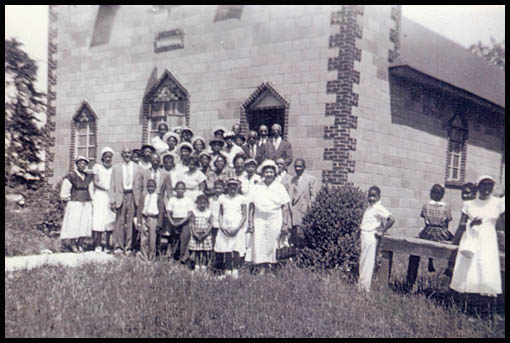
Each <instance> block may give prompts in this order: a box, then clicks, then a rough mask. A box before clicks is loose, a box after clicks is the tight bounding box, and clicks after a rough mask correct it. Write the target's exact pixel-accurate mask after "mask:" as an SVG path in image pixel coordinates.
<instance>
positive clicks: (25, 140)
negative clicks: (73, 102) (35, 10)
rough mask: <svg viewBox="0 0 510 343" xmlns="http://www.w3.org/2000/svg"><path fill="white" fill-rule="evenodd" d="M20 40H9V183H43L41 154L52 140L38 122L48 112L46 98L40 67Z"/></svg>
mask: <svg viewBox="0 0 510 343" xmlns="http://www.w3.org/2000/svg"><path fill="white" fill-rule="evenodd" d="M21 46H22V44H21V43H20V42H18V41H17V40H16V39H14V38H13V39H9V40H8V39H6V40H5V180H6V183H8V182H9V181H13V180H14V181H21V182H32V181H33V180H38V179H41V176H42V171H41V170H40V169H39V168H38V165H37V164H38V163H40V162H41V156H40V153H41V151H42V150H43V149H44V146H45V144H46V142H47V140H48V135H47V133H46V129H45V128H44V127H38V126H37V122H41V119H39V118H37V116H38V115H39V114H42V113H44V112H45V109H46V103H45V101H46V95H45V94H44V93H40V92H38V91H37V90H36V89H35V85H34V83H35V82H36V81H37V65H36V62H35V61H34V60H33V59H31V58H30V57H29V56H28V55H27V53H25V52H24V51H23V50H22V49H21Z"/></svg>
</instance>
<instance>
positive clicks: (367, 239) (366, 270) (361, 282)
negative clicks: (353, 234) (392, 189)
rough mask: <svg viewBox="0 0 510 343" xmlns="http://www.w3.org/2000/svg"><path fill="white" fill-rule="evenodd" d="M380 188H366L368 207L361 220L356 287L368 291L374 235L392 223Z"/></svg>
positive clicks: (372, 260)
mask: <svg viewBox="0 0 510 343" xmlns="http://www.w3.org/2000/svg"><path fill="white" fill-rule="evenodd" d="M380 198H381V190H380V189H379V187H377V186H372V187H370V189H369V190H368V207H367V208H366V209H365V212H364V213H363V218H362V220H361V225H360V229H361V234H360V240H361V253H360V256H359V279H358V287H359V288H360V289H364V290H366V291H367V292H370V284H371V283H372V274H373V273H374V265H375V258H376V252H377V239H376V236H378V237H381V236H382V235H383V234H384V232H385V231H387V230H388V229H389V228H390V227H391V226H392V225H393V224H394V223H395V219H394V218H393V216H392V215H391V213H390V212H389V211H388V210H387V209H386V208H384V206H383V205H381V202H380Z"/></svg>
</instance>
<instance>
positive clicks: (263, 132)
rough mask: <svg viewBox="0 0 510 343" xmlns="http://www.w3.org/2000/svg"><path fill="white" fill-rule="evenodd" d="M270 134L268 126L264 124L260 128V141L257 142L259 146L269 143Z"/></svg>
mask: <svg viewBox="0 0 510 343" xmlns="http://www.w3.org/2000/svg"><path fill="white" fill-rule="evenodd" d="M268 134H269V130H268V128H267V126H266V125H264V124H262V125H260V126H259V141H258V142H257V145H258V146H262V145H266V143H267V142H268V141H269V137H268V136H267V135H268Z"/></svg>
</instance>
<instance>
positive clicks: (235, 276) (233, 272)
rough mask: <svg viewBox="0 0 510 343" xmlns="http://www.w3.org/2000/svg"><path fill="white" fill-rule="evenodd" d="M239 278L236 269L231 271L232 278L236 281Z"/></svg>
mask: <svg viewBox="0 0 510 343" xmlns="http://www.w3.org/2000/svg"><path fill="white" fill-rule="evenodd" d="M238 277H239V271H238V270H237V269H234V270H232V278H234V279H237V278H238Z"/></svg>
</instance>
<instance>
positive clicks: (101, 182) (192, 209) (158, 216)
mask: <svg viewBox="0 0 510 343" xmlns="http://www.w3.org/2000/svg"><path fill="white" fill-rule="evenodd" d="M240 131H241V128H240V126H239V125H234V126H233V127H232V130H231V131H227V130H226V129H225V128H222V127H216V128H215V129H214V130H213V132H212V138H211V139H210V140H209V142H206V141H205V139H204V138H202V137H194V133H193V130H192V129H190V128H188V127H183V128H181V127H177V128H173V129H172V130H169V128H168V125H167V124H166V123H164V122H162V123H160V124H159V125H158V135H157V136H156V137H154V139H152V141H151V144H145V145H142V147H141V149H133V150H130V149H123V150H122V152H121V157H122V162H121V163H118V164H116V165H113V163H112V162H113V156H114V154H115V153H114V151H113V150H112V149H111V148H109V147H105V148H103V149H102V151H101V153H100V163H99V162H98V163H96V164H95V165H94V167H93V168H92V172H88V171H87V165H88V163H89V160H88V159H87V158H86V157H84V156H79V157H77V158H76V160H75V163H76V168H75V170H73V171H71V172H70V173H69V174H68V175H67V176H66V177H65V178H64V180H63V183H62V188H61V198H62V199H63V200H66V201H68V203H67V205H66V210H65V214H64V220H63V224H62V231H61V239H65V240H69V243H70V249H71V250H72V251H73V252H80V251H83V243H84V239H85V238H86V237H91V236H92V238H93V241H94V246H95V250H96V251H98V252H102V251H104V252H113V253H114V254H116V255H136V256H139V257H140V258H142V259H144V260H147V261H150V260H153V259H154V258H155V257H156V255H157V254H161V255H164V256H167V257H169V258H173V259H175V260H178V261H180V262H181V263H183V264H187V265H190V266H192V268H193V269H194V270H204V269H206V268H207V266H208V265H213V269H214V270H215V271H219V272H220V274H222V276H223V277H224V276H226V275H230V276H232V277H237V276H238V273H239V268H240V267H241V266H242V265H243V263H244V262H247V263H250V264H251V265H254V266H262V267H264V268H256V269H257V270H261V271H262V272H263V271H264V270H265V269H267V268H268V267H270V266H271V265H274V264H275V263H276V262H277V259H276V251H277V250H279V251H280V250H283V249H289V250H288V251H292V248H294V246H296V245H300V244H302V242H303V239H302V235H301V234H302V232H301V230H300V225H301V222H302V218H303V216H304V214H305V213H306V212H307V211H308V209H309V207H310V206H311V203H312V201H313V199H314V197H315V194H316V191H317V189H316V187H317V182H316V178H315V177H314V176H312V175H310V174H308V173H306V172H305V168H306V164H305V161H304V160H303V159H301V158H297V159H296V160H295V161H294V163H293V165H294V169H295V175H294V176H292V175H291V174H289V173H287V168H288V167H289V166H290V165H291V164H292V161H293V157H292V147H291V144H290V143H288V142H287V141H285V140H283V139H282V128H281V126H280V125H279V124H274V125H272V127H271V136H269V135H268V133H269V130H268V128H267V126H265V125H261V126H260V127H259V130H258V132H257V131H249V133H248V137H247V138H246V139H245V137H244V136H243V135H241V132H240ZM207 145H209V147H208V148H207ZM103 232H105V233H106V244H105V245H103V244H102V241H103V237H102V235H103ZM162 238H164V239H166V240H167V241H168V244H167V245H166V247H164V246H163V244H161V242H162ZM111 242H113V243H111ZM212 257H214V259H212Z"/></svg>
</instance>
